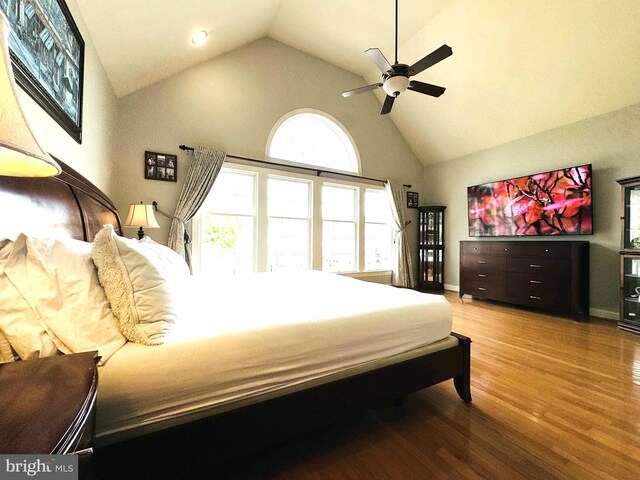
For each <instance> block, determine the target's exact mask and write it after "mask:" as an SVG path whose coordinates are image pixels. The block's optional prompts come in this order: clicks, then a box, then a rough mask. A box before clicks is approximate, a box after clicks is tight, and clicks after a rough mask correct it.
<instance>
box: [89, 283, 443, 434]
mask: <svg viewBox="0 0 640 480" xmlns="http://www.w3.org/2000/svg"><path fill="white" fill-rule="evenodd" d="M189 290H190V292H191V293H190V295H189V297H190V298H191V299H192V301H191V302H190V304H189V305H188V306H187V307H188V312H189V314H183V315H182V316H181V319H180V321H179V322H178V323H177V324H176V326H175V328H174V329H173V331H172V332H171V333H170V335H169V336H168V337H167V339H166V342H165V343H164V344H162V345H156V346H147V345H141V344H137V343H133V342H128V343H127V344H126V345H124V346H123V347H122V348H120V349H119V350H118V351H117V352H116V353H115V354H114V355H113V356H112V357H111V358H110V359H109V361H108V362H107V363H106V364H105V365H103V366H101V367H100V370H99V386H98V406H97V418H96V444H97V445H101V444H106V443H110V442H111V441H115V440H118V439H122V438H126V437H128V436H131V435H135V432H136V431H139V430H140V429H143V430H148V429H149V428H151V429H155V428H156V427H158V428H159V426H161V425H163V424H164V423H165V422H166V421H172V422H175V421H176V419H179V418H181V417H185V418H186V417H189V416H190V415H192V414H194V413H197V412H199V411H202V410H204V409H207V410H208V409H211V408H212V407H214V406H219V405H229V404H233V403H236V402H238V401H243V400H246V399H250V398H252V397H257V396H262V395H264V394H269V393H273V392H278V391H281V390H283V389H286V388H290V387H291V386H294V385H299V384H302V383H306V382H312V381H317V380H318V379H322V378H323V377H326V376H329V375H334V374H336V372H343V371H347V370H349V369H353V368H354V367H358V366H363V365H367V364H369V363H375V362H378V361H380V359H384V358H387V357H392V356H394V355H398V354H401V353H403V352H407V351H411V350H414V349H416V348H419V347H421V346H423V345H428V344H432V343H433V342H436V341H439V340H441V339H444V338H446V337H448V335H449V333H450V332H451V307H450V305H449V303H448V302H447V301H446V299H445V298H444V297H442V296H440V295H430V294H424V293H419V292H416V291H413V290H408V289H398V288H394V287H389V286H386V285H379V284H374V283H369V282H364V281H361V280H356V279H353V278H348V277H343V276H338V275H335V274H329V273H322V272H316V271H313V272H301V273H286V274H284V273H282V274H281V273H255V274H250V275H245V276H237V277H234V278H232V279H225V280H224V281H223V282H219V283H212V282H211V281H209V283H200V284H199V283H198V282H197V279H194V282H193V285H191V286H190V288H189Z"/></svg>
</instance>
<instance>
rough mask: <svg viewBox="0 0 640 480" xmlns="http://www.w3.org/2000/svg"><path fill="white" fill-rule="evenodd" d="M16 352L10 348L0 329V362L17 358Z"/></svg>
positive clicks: (7, 361) (12, 360)
mask: <svg viewBox="0 0 640 480" xmlns="http://www.w3.org/2000/svg"><path fill="white" fill-rule="evenodd" d="M19 359H20V357H18V354H17V353H15V350H13V348H11V344H10V343H9V340H8V339H7V337H5V336H4V333H2V332H1V331H0V363H9V362H14V361H16V360H19Z"/></svg>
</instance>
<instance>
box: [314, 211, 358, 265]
mask: <svg viewBox="0 0 640 480" xmlns="http://www.w3.org/2000/svg"><path fill="white" fill-rule="evenodd" d="M355 227H356V225H355V222H334V221H328V220H325V221H323V222H322V270H324V271H327V272H355V271H356V228H355Z"/></svg>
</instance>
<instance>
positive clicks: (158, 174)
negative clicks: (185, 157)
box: [144, 151, 178, 182]
mask: <svg viewBox="0 0 640 480" xmlns="http://www.w3.org/2000/svg"><path fill="white" fill-rule="evenodd" d="M144 178H147V179H150V180H164V181H165V182H177V181H178V157H177V156H176V155H172V154H170V153H158V152H148V151H147V152H144Z"/></svg>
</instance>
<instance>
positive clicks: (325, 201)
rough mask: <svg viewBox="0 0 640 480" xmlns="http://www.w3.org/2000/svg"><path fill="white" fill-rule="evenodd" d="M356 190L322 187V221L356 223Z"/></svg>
mask: <svg viewBox="0 0 640 480" xmlns="http://www.w3.org/2000/svg"><path fill="white" fill-rule="evenodd" d="M355 214H356V189H355V188H349V187H334V186H328V185H325V186H323V187H322V219H323V220H344V221H350V222H353V221H355Z"/></svg>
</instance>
